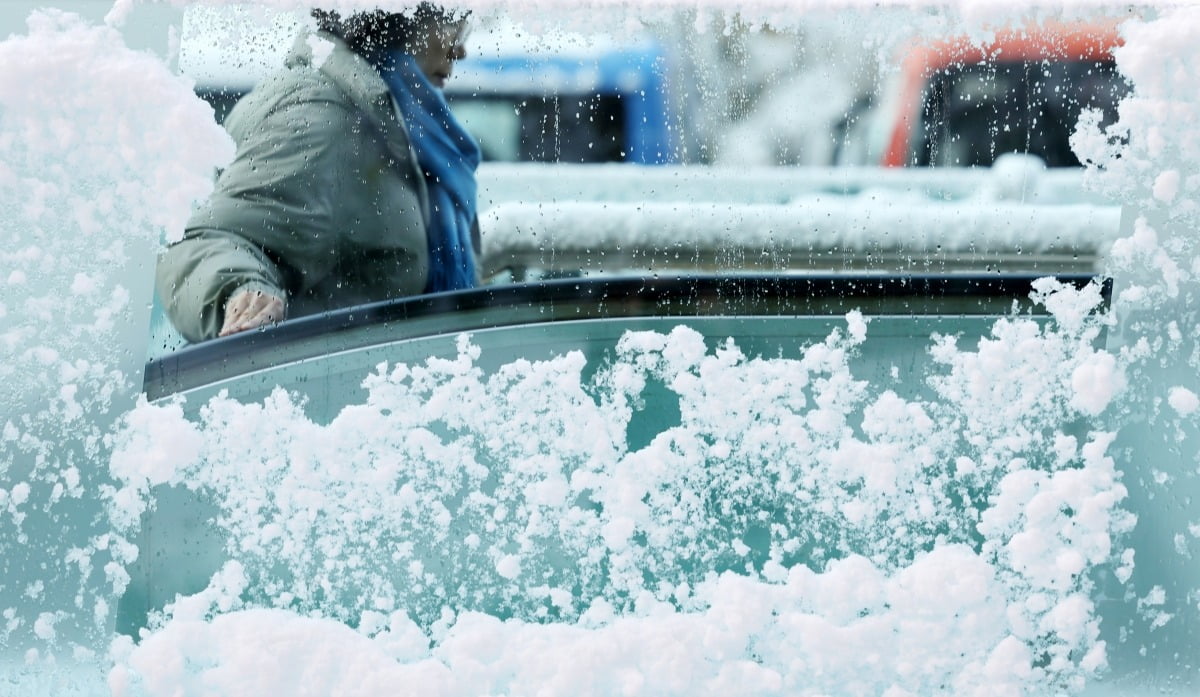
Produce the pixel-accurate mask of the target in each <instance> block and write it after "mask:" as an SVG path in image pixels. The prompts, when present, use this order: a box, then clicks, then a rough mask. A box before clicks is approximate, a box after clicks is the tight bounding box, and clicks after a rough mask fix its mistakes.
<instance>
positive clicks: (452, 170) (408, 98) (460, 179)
mask: <svg viewBox="0 0 1200 697" xmlns="http://www.w3.org/2000/svg"><path fill="white" fill-rule="evenodd" d="M376 65H377V67H378V68H379V74H380V75H381V76H382V77H383V81H384V82H385V83H387V86H388V89H389V90H391V93H392V96H393V97H395V98H396V104H398V105H399V107H400V115H401V116H402V117H404V123H405V124H406V125H407V126H408V136H409V140H410V141H411V142H412V146H413V150H415V151H416V153H417V163H418V164H420V166H421V171H423V172H424V173H425V183H426V184H427V185H428V189H429V203H430V207H431V220H430V226H429V230H428V237H429V282H428V283H427V284H426V286H425V292H426V293H437V292H440V291H444V290H458V289H460V288H473V287H474V286H475V252H474V249H473V248H472V245H471V223H472V222H473V221H474V220H475V215H476V201H475V195H476V189H477V186H476V183H475V170H476V168H478V167H479V160H480V151H479V145H478V144H477V143H476V142H475V139H474V138H472V137H471V135H470V134H469V133H467V131H466V129H464V128H463V127H462V124H460V123H459V122H458V120H457V119H455V118H454V115H453V114H451V113H450V107H449V106H447V104H446V98H445V97H443V96H442V93H441V91H440V90H438V89H437V88H435V87H434V86H433V85H432V84H431V83H430V82H429V80H428V79H427V78H426V77H425V75H424V73H422V72H421V69H420V68H419V67H417V61H416V60H415V59H414V58H413V57H412V56H410V55H408V54H405V53H403V52H400V51H394V52H392V53H390V54H388V55H385V56H382V57H381V59H380V60H379V61H378V62H377V63H376Z"/></svg>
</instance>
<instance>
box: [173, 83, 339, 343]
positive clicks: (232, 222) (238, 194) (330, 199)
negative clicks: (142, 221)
mask: <svg viewBox="0 0 1200 697" xmlns="http://www.w3.org/2000/svg"><path fill="white" fill-rule="evenodd" d="M256 109H257V110H259V111H258V113H255V110H256ZM249 112H250V113H248V114H242V115H241V116H243V117H244V118H243V119H241V122H240V123H239V124H238V126H242V124H244V127H241V128H239V127H238V126H232V127H231V131H232V132H233V134H234V138H235V140H236V141H237V143H238V148H237V155H236V156H235V158H234V161H233V162H232V163H231V164H230V165H229V167H227V168H226V169H225V170H224V171H223V172H222V173H221V175H220V177H219V178H218V180H217V184H216V189H215V191H214V192H213V195H212V196H211V197H210V199H209V201H208V202H207V203H206V204H205V205H203V206H202V207H201V208H200V209H198V210H197V211H196V213H195V214H194V215H193V216H192V218H191V220H189V222H188V226H187V229H186V231H185V234H184V239H183V240H181V241H179V242H178V243H176V244H174V245H172V246H170V247H169V248H168V249H167V250H166V251H165V252H164V254H163V256H162V258H161V259H160V261H159V265H158V270H157V279H156V280H157V289H158V293H159V297H160V298H161V299H162V301H163V304H164V307H165V309H166V311H167V314H168V316H169V317H170V318H171V321H172V322H173V323H174V324H175V326H176V328H177V329H178V330H179V331H180V333H181V334H183V336H184V337H185V338H187V339H188V340H189V341H203V340H205V339H211V338H213V337H215V336H216V335H217V333H218V331H219V330H220V327H221V324H222V322H223V320H224V308H225V303H226V302H227V301H228V300H229V298H230V297H231V296H232V295H233V294H234V293H235V292H236V291H238V290H239V289H241V288H249V289H254V290H260V291H262V292H264V293H269V294H273V295H276V296H278V297H281V298H285V299H286V298H290V297H293V296H295V295H296V294H298V293H301V292H303V291H305V290H306V289H308V288H309V287H311V286H312V285H314V284H315V283H317V282H319V281H320V280H321V279H322V278H324V277H326V276H327V275H328V274H329V273H330V271H331V269H332V268H333V266H334V265H335V264H336V263H337V259H336V249H335V247H336V245H337V239H338V236H337V235H336V234H334V232H335V231H334V230H333V226H334V225H335V222H334V221H335V220H336V218H337V215H338V211H337V210H336V207H337V202H338V201H339V200H340V199H341V193H340V192H341V187H342V186H343V185H344V184H345V183H346V182H347V181H348V180H351V179H352V178H353V177H356V176H360V173H358V172H356V171H355V169H354V167H355V165H354V163H355V158H354V153H353V152H351V151H350V150H351V146H349V145H348V144H347V143H348V142H350V141H351V140H352V139H348V138H346V137H345V136H346V134H347V133H348V132H350V129H354V128H362V124H361V119H360V118H356V116H355V114H354V113H353V112H352V111H351V110H349V109H348V108H347V107H346V106H344V105H343V104H341V103H339V102H338V101H336V100H335V99H331V98H326V97H323V96H321V94H320V93H319V92H317V93H316V94H313V91H312V90H309V91H307V93H306V90H304V89H297V90H292V91H291V92H290V93H289V96H288V98H286V99H284V100H282V101H280V102H278V103H276V104H273V105H270V106H269V107H267V108H261V106H260V105H255V104H251V105H249ZM232 118H233V115H231V120H232Z"/></svg>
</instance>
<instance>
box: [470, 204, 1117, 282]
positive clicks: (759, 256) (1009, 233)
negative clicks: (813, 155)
mask: <svg viewBox="0 0 1200 697" xmlns="http://www.w3.org/2000/svg"><path fill="white" fill-rule="evenodd" d="M1120 218H1121V211H1120V208H1118V207H1115V206H1097V205H1087V204H1072V205H1061V206H1047V205H1021V204H1014V203H1007V202H970V203H967V202H962V203H946V202H936V201H930V200H928V199H924V198H923V197H913V196H903V197H901V196H895V195H884V194H878V195H873V196H872V195H860V196H853V197H851V196H810V197H807V198H797V199H795V200H793V201H792V202H791V203H788V204H785V205H769V204H759V203H751V204H745V203H729V202H711V201H709V202H701V203H683V202H678V203H671V202H649V203H623V202H615V203H614V202H606V201H567V202H562V203H553V202H523V203H503V204H500V205H497V206H494V207H492V208H490V209H488V210H487V211H486V212H485V213H484V214H483V216H482V218H481V221H480V222H481V226H482V228H483V233H484V243H483V260H482V267H483V272H484V274H485V275H491V274H495V273H498V272H500V271H503V270H505V269H509V270H512V271H514V272H515V273H516V275H518V276H521V275H522V273H523V272H525V271H527V270H530V269H536V270H540V271H551V272H562V271H578V270H582V271H585V272H588V273H615V272H622V271H630V270H644V271H658V270H678V271H688V270H693V271H695V270H712V269H715V270H741V271H747V270H751V271H762V272H786V271H790V270H839V269H858V270H862V269H867V270H878V271H885V272H897V271H899V272H905V271H907V272H939V271H954V270H975V271H979V270H985V269H995V270H1000V271H1014V272H1015V271H1033V272H1043V271H1045V272H1047V273H1053V272H1060V271H1090V270H1093V269H1095V267H1096V264H1097V261H1098V260H1099V259H1100V258H1101V257H1102V256H1103V254H1104V253H1105V252H1106V251H1107V249H1108V247H1109V246H1110V245H1111V243H1112V242H1113V240H1115V239H1116V238H1117V235H1118V231H1119V228H1120Z"/></svg>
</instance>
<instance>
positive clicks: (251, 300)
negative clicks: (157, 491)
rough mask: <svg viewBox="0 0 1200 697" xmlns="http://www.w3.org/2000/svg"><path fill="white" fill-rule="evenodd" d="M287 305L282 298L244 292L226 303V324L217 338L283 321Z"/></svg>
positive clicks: (240, 292) (235, 295) (248, 291)
mask: <svg viewBox="0 0 1200 697" xmlns="http://www.w3.org/2000/svg"><path fill="white" fill-rule="evenodd" d="M286 311H287V305H286V304H285V303H284V302H283V299H282V298H277V297H275V296H274V295H268V294H266V293H263V292H262V291H258V290H243V291H239V292H238V293H236V294H234V296H233V297H232V298H230V299H229V302H227V303H225V324H224V325H223V326H222V327H221V332H220V333H219V334H218V335H217V336H229V335H230V334H236V333H238V332H244V331H246V330H247V329H254V328H256V327H261V326H263V325H265V324H271V323H273V322H278V321H279V320H281V319H283V316H284V313H285V312H286Z"/></svg>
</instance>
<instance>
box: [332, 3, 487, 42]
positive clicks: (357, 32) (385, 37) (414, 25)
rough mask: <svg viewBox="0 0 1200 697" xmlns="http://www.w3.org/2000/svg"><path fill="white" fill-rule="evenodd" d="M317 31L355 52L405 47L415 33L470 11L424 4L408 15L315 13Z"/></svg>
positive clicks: (367, 11) (401, 13) (376, 11)
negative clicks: (335, 38)
mask: <svg viewBox="0 0 1200 697" xmlns="http://www.w3.org/2000/svg"><path fill="white" fill-rule="evenodd" d="M312 16H313V19H315V20H316V21H317V28H318V29H320V30H321V31H325V32H329V33H330V34H333V35H334V36H337V37H339V38H341V39H342V40H343V41H345V42H346V45H347V46H349V47H350V50H352V51H354V52H355V53H371V52H374V51H379V50H385V49H390V48H400V47H404V46H406V45H407V44H408V43H409V40H410V39H411V38H412V36H413V34H414V33H415V32H416V31H418V30H419V29H421V28H422V27H427V26H429V25H430V24H431V23H434V22H452V21H456V20H460V19H463V18H465V17H466V16H467V13H466V12H462V11H459V10H451V9H447V8H444V7H441V6H440V5H436V4H434V3H432V2H422V3H420V4H419V5H417V7H416V8H415V9H412V10H409V11H407V12H388V11H386V10H366V11H362V12H355V13H353V14H351V15H349V16H348V17H345V18H343V17H342V16H341V14H340V13H339V12H337V11H336V10H319V9H318V10H313V11H312Z"/></svg>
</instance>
